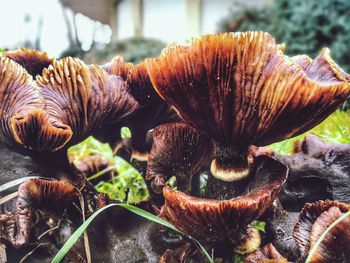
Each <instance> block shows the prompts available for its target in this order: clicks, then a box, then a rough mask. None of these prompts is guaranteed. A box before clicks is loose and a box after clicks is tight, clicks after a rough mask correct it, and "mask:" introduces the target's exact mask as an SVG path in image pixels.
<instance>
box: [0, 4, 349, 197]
mask: <svg viewBox="0 0 350 263" xmlns="http://www.w3.org/2000/svg"><path fill="white" fill-rule="evenodd" d="M0 10H1V11H2V12H1V16H0V48H1V49H5V50H7V49H10V50H11V49H16V48H18V47H21V46H25V47H27V48H31V49H32V48H35V49H39V50H42V51H46V52H48V53H49V54H50V55H51V56H54V57H57V58H61V57H65V56H74V57H80V58H82V59H83V60H84V61H85V62H86V63H97V64H102V63H105V62H107V61H109V60H110V59H111V58H112V57H114V56H115V55H117V54H120V55H122V56H123V57H124V58H125V60H126V61H130V62H134V63H137V62H139V61H141V60H143V59H144V58H146V57H157V56H158V55H159V54H160V52H161V50H162V49H163V48H164V47H165V46H166V45H167V44H168V43H171V42H178V43H184V42H185V41H186V40H187V39H190V38H191V37H197V36H200V35H202V34H209V33H217V32H231V31H246V30H262V31H267V32H270V33H271V34H272V35H273V36H274V37H275V38H276V40H277V42H279V43H282V42H284V43H285V44H286V53H287V54H288V55H296V54H307V55H309V56H311V57H315V56H316V55H317V54H318V53H319V52H320V50H321V48H322V47H329V48H330V50H331V53H332V57H333V58H334V60H335V61H336V62H337V63H338V64H340V66H341V67H342V68H343V69H345V70H346V71H347V72H350V12H349V10H350V0H98V1H97V0H0ZM0 51H1V50H0ZM345 105H346V104H345ZM347 105H350V104H349V103H348V104H347ZM345 108H346V106H344V107H343V109H345ZM308 133H313V134H317V135H318V136H320V137H321V138H322V139H323V140H325V141H329V142H333V143H350V114H349V111H348V112H346V111H337V112H336V113H334V114H332V115H331V116H330V117H329V118H328V119H327V120H325V121H324V122H323V123H321V124H320V125H319V126H317V127H316V128H314V129H313V130H311V131H310V132H308ZM122 136H123V138H126V137H130V136H131V133H130V130H128V129H127V128H126V127H125V128H123V129H122ZM304 136H305V134H304V135H300V136H298V137H296V138H293V139H290V140H286V141H283V142H280V143H277V144H274V145H272V146H271V147H272V148H273V150H275V151H277V152H279V153H283V154H290V153H291V152H292V149H293V143H294V142H295V141H296V140H301V139H303V137H304ZM69 155H70V157H71V160H73V161H74V160H79V158H84V157H86V156H95V155H98V156H100V157H102V158H103V159H104V160H105V161H106V163H107V164H108V167H107V168H106V169H104V170H102V171H100V172H98V173H97V174H95V175H93V176H91V178H97V177H100V176H102V175H103V174H104V173H107V172H111V171H112V172H113V176H112V178H111V179H109V180H107V181H104V180H100V181H99V182H98V183H97V184H96V185H95V186H96V188H97V189H98V190H99V191H100V192H104V193H107V194H109V195H110V197H111V198H114V199H118V200H125V201H127V202H131V203H136V202H139V201H142V200H145V199H147V198H148V192H147V188H146V185H145V183H144V180H143V177H142V176H141V175H140V173H139V171H137V169H135V168H134V167H133V166H132V165H130V164H129V163H127V162H126V161H125V160H122V159H121V158H120V157H118V156H115V155H114V154H113V151H112V149H111V148H110V147H109V145H104V144H101V143H100V142H98V141H97V140H95V139H94V138H92V137H90V138H88V139H87V140H86V141H84V142H83V143H81V144H79V145H77V146H74V147H72V148H71V149H70V151H69ZM114 175H118V176H114Z"/></svg>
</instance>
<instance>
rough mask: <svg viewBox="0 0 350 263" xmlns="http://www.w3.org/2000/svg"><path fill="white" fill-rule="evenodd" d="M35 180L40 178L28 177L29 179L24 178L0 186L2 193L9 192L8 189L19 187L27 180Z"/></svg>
mask: <svg viewBox="0 0 350 263" xmlns="http://www.w3.org/2000/svg"><path fill="white" fill-rule="evenodd" d="M35 178H40V176H27V177H22V178H19V179H16V180H12V181H10V182H8V183H5V184H3V185H0V193H1V192H3V191H5V190H7V189H10V188H12V187H14V186H16V185H19V184H21V183H23V182H25V181H27V180H30V179H35Z"/></svg>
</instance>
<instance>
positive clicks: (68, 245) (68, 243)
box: [51, 204, 214, 263]
mask: <svg viewBox="0 0 350 263" xmlns="http://www.w3.org/2000/svg"><path fill="white" fill-rule="evenodd" d="M113 206H121V207H124V208H125V209H127V210H129V211H130V212H133V213H134V214H137V215H139V216H141V217H144V218H146V219H148V220H150V221H153V222H155V223H158V224H160V225H163V226H165V227H168V228H169V229H171V230H174V231H176V232H178V233H181V234H183V233H182V232H181V231H180V230H178V229H177V228H176V227H175V226H173V225H172V224H170V223H168V222H167V221H165V220H163V219H161V218H159V217H157V216H155V215H153V214H151V213H149V212H147V211H145V210H143V209H141V208H138V207H136V206H132V205H129V204H109V205H107V206H105V207H103V208H101V209H99V210H97V211H96V212H95V213H94V214H92V215H91V216H90V217H89V219H87V220H86V221H85V222H84V223H83V224H82V225H81V226H80V227H79V228H78V229H77V230H76V231H75V232H74V233H73V235H72V236H71V237H70V238H69V239H68V240H67V241H66V243H65V244H64V245H63V247H62V248H61V249H60V250H59V251H58V253H57V254H56V256H55V257H54V259H53V260H52V261H51V263H59V262H61V260H62V259H63V258H64V256H65V255H66V254H67V253H68V251H69V250H70V249H71V248H72V246H73V245H74V244H75V242H77V240H78V239H79V237H80V236H81V235H82V234H83V233H84V231H85V230H86V228H87V227H88V226H89V225H90V223H91V222H92V221H93V220H94V219H95V218H96V217H97V216H98V215H99V214H100V213H102V212H103V211H105V210H106V209H108V208H110V207H113ZM187 237H188V238H189V239H191V240H193V241H194V243H195V244H196V245H197V246H198V247H199V249H200V250H201V251H202V252H203V254H204V255H205V256H206V257H207V259H208V261H209V262H210V263H214V260H213V259H212V258H211V257H210V255H209V253H208V252H207V251H206V250H205V248H204V247H203V246H202V245H201V244H200V243H199V241H198V240H196V239H194V238H193V237H190V236H187Z"/></svg>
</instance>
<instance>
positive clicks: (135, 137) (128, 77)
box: [104, 56, 179, 161]
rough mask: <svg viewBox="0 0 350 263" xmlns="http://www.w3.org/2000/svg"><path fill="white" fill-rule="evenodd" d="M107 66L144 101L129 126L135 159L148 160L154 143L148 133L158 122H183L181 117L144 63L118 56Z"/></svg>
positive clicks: (137, 98)
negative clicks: (157, 88) (127, 61)
mask: <svg viewBox="0 0 350 263" xmlns="http://www.w3.org/2000/svg"><path fill="white" fill-rule="evenodd" d="M104 68H105V69H106V71H107V72H108V73H110V74H112V75H113V74H115V75H118V76H121V77H122V78H123V79H124V80H125V81H126V82H127V84H128V88H129V91H130V93H131V94H132V95H133V97H134V98H135V99H136V101H137V102H138V103H139V104H140V110H139V111H138V112H137V113H136V114H133V115H132V116H130V118H128V119H127V121H126V123H125V126H128V127H129V128H130V130H131V146H132V155H131V158H132V159H136V160H140V161H147V157H148V153H149V151H150V144H148V143H147V141H146V138H147V132H148V131H149V130H151V129H153V128H154V127H156V126H158V125H161V124H164V123H168V122H176V121H179V118H178V116H177V114H176V113H175V112H174V111H173V110H172V108H171V107H169V106H168V105H167V103H166V102H165V101H163V100H162V99H161V98H160V97H159V95H158V94H157V93H156V92H155V90H154V88H153V86H152V84H151V82H150V79H149V76H148V73H147V69H146V65H145V64H144V63H140V64H138V65H133V64H132V63H126V62H124V59H123V58H122V57H120V56H117V57H115V58H114V59H113V60H112V61H111V62H110V63H108V64H107V65H105V66H104Z"/></svg>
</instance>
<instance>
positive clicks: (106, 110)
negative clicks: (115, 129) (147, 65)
mask: <svg viewBox="0 0 350 263" xmlns="http://www.w3.org/2000/svg"><path fill="white" fill-rule="evenodd" d="M37 82H38V85H39V86H40V87H41V91H40V92H41V94H42V95H43V97H44V99H45V111H46V112H48V114H49V115H50V116H52V119H53V121H55V120H62V122H63V123H65V124H67V125H68V126H69V127H71V129H72V131H73V138H72V140H71V142H70V144H74V143H77V142H79V141H81V140H83V139H84V138H86V137H87V136H89V135H91V134H93V133H94V131H95V130H97V128H100V127H101V126H102V125H106V124H111V123H118V122H120V121H122V120H124V119H125V118H126V117H127V116H129V115H130V114H131V113H133V112H135V111H136V110H137V109H138V103H137V102H136V101H135V100H134V99H133V97H132V96H130V95H129V93H128V91H127V88H126V84H125V82H124V81H123V80H122V79H120V78H119V77H117V76H114V75H108V74H107V72H105V71H104V70H103V69H102V68H101V67H99V66H96V65H90V66H87V65H85V64H84V63H83V62H82V61H80V60H79V59H74V58H65V59H62V60H60V61H57V62H55V63H54V65H53V66H50V67H49V68H48V69H45V70H44V71H43V74H42V76H38V77H37Z"/></svg>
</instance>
